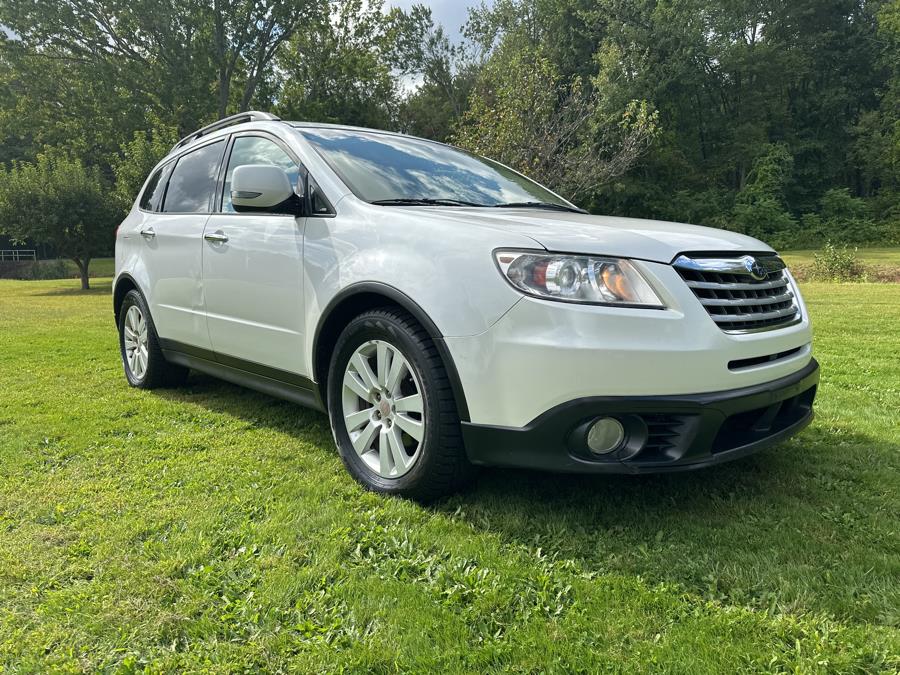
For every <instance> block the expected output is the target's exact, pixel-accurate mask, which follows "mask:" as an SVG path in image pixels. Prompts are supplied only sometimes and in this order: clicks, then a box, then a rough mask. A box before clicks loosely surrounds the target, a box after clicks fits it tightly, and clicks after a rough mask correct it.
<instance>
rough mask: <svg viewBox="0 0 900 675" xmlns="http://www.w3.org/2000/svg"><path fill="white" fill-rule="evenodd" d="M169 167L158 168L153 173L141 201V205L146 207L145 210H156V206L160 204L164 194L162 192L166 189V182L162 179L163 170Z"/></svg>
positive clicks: (143, 207)
mask: <svg viewBox="0 0 900 675" xmlns="http://www.w3.org/2000/svg"><path fill="white" fill-rule="evenodd" d="M167 168H168V167H162V168H161V169H159V170H157V172H156V173H154V174H153V177H152V178H151V179H150V181H149V182H148V183H147V187H146V188H144V194H142V195H141V203H140V207H141V208H142V209H144V211H155V210H156V206H157V205H158V204H159V200H160V197H161V196H162V192H163V190H164V189H165V183H164V182H161V181H160V178H162V175H163V171H164V170H165V169H167Z"/></svg>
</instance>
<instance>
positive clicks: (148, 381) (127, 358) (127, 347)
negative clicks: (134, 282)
mask: <svg viewBox="0 0 900 675" xmlns="http://www.w3.org/2000/svg"><path fill="white" fill-rule="evenodd" d="M119 351H120V352H121V354H122V365H123V366H124V368H125V378H126V379H127V380H128V384H130V385H131V386H132V387H137V388H138V389H156V388H159V387H177V386H179V385H182V384H184V382H185V380H186V379H187V376H188V369H187V368H184V367H182V366H177V365H174V364H172V363H169V362H168V361H166V358H165V356H163V353H162V349H161V348H160V346H159V337H158V336H157V334H156V326H155V325H154V324H153V318H152V317H151V316H150V309H149V308H148V307H147V303H146V301H145V300H144V296H142V295H141V294H140V293H139V292H138V291H136V290H130V291H128V293H127V294H126V295H125V298H124V299H123V300H122V307H121V309H120V310H119ZM136 352H139V354H138V355H137V360H135V357H134V355H135V353H136Z"/></svg>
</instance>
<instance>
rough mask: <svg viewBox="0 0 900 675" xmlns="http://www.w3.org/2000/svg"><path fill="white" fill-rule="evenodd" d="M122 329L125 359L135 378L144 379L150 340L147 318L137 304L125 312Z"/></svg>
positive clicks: (148, 358) (148, 359) (148, 357)
mask: <svg viewBox="0 0 900 675" xmlns="http://www.w3.org/2000/svg"><path fill="white" fill-rule="evenodd" d="M122 331H123V343H124V345H125V361H126V362H127V363H128V369H129V370H130V371H131V374H132V375H133V376H134V377H135V379H137V380H142V379H143V378H144V375H145V374H146V373H147V364H148V363H149V361H150V352H149V344H150V342H149V336H148V333H147V320H146V319H145V318H144V314H143V312H141V309H140V307H138V306H137V305H132V306H131V307H129V308H128V311H127V312H126V313H125V323H124V325H123V327H122Z"/></svg>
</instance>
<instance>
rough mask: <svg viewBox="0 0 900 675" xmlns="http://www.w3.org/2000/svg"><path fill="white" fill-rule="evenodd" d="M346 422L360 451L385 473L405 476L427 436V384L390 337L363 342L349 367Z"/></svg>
mask: <svg viewBox="0 0 900 675" xmlns="http://www.w3.org/2000/svg"><path fill="white" fill-rule="evenodd" d="M341 403H342V412H343V417H344V420H343V421H344V425H345V427H346V430H347V433H348V435H349V436H350V441H351V443H352V444H353V449H354V450H355V451H356V454H357V455H358V456H359V457H360V458H361V459H362V460H363V462H364V463H365V464H366V466H368V468H369V469H371V470H372V471H374V472H375V473H376V474H378V475H379V476H381V477H382V478H397V477H399V476H402V475H404V474H405V473H407V472H408V471H409V470H410V469H412V467H413V465H414V464H415V463H416V461H417V460H418V459H419V456H420V455H421V451H422V441H423V439H424V438H425V409H424V404H423V400H422V388H421V386H420V384H419V381H418V379H417V377H416V374H415V372H414V371H413V369H412V367H411V366H410V363H409V361H408V360H407V359H406V357H405V356H404V355H403V354H402V353H401V352H400V350H399V349H397V348H396V347H395V346H394V345H392V344H390V343H389V342H385V341H384V340H370V341H368V342H364V343H363V344H361V345H360V346H359V347H358V348H357V349H356V351H355V352H353V355H352V356H351V357H350V360H349V361H348V362H347V366H346V368H345V369H344V380H343V387H342V396H341Z"/></svg>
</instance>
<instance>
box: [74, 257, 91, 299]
mask: <svg viewBox="0 0 900 675" xmlns="http://www.w3.org/2000/svg"><path fill="white" fill-rule="evenodd" d="M72 260H73V261H74V262H75V265H76V266H77V267H78V274H79V275H80V276H81V290H83V291H89V290H90V289H91V282H90V280H89V278H88V266H89V265H90V264H91V259H90V258H85V259H84V260H83V261H82V260H81V258H72Z"/></svg>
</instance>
